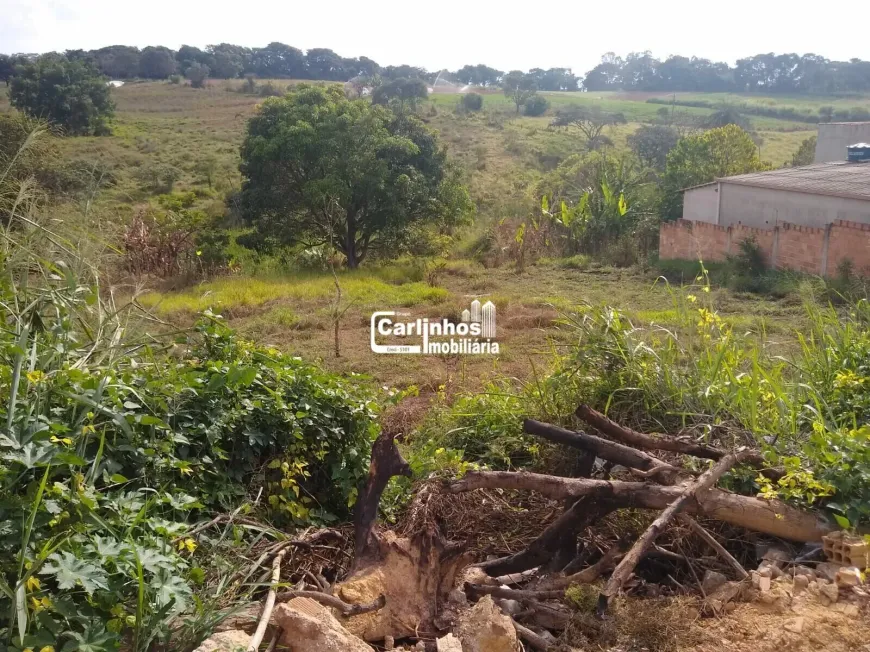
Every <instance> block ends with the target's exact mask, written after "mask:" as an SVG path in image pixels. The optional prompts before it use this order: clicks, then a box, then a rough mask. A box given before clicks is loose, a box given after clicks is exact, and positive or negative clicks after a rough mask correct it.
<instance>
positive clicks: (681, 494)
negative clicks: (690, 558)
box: [445, 405, 831, 649]
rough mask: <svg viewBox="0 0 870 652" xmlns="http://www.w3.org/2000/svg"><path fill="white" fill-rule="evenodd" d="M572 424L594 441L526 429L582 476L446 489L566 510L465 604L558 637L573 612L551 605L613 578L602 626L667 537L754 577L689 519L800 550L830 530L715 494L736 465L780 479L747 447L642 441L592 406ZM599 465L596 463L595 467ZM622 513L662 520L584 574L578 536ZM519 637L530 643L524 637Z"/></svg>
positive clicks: (487, 479)
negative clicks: (528, 495)
mask: <svg viewBox="0 0 870 652" xmlns="http://www.w3.org/2000/svg"><path fill="white" fill-rule="evenodd" d="M576 415H577V417H579V418H580V419H581V420H583V421H584V422H586V423H587V424H589V426H590V429H591V432H594V433H595V434H590V433H587V432H583V431H571V430H566V429H564V428H560V427H557V426H553V425H550V424H546V423H541V422H539V421H534V420H531V419H527V420H525V421H524V423H523V429H524V431H525V432H526V433H528V434H530V435H534V436H537V437H541V438H542V439H546V440H548V441H550V442H554V443H557V444H562V445H565V446H569V447H572V448H575V449H578V450H579V451H581V452H582V455H583V456H584V461H585V462H586V464H585V465H584V469H583V472H581V474H580V477H570V478H568V477H560V476H555V475H545V474H538V473H529V472H522V471H520V472H513V471H476V472H469V473H468V474H466V475H465V476H464V477H463V478H462V479H459V480H453V481H451V482H448V483H447V485H446V487H445V490H446V491H447V492H449V493H463V492H470V491H474V490H480V489H487V490H493V489H503V490H515V491H533V492H536V493H538V494H540V495H543V496H546V497H549V498H551V499H560V500H564V501H565V503H564V504H565V509H564V511H563V512H562V513H561V515H559V516H558V518H556V519H555V520H554V521H553V522H552V523H551V524H550V525H548V526H547V527H546V528H545V529H544V530H543V532H541V534H540V535H539V536H538V537H537V538H535V539H534V540H533V541H532V542H531V543H530V544H529V545H528V546H527V547H526V548H525V549H523V550H521V551H519V552H516V553H514V554H511V555H508V556H506V557H502V558H498V559H492V560H488V561H484V562H481V563H479V564H477V566H478V567H479V568H481V569H483V570H484V571H485V572H486V574H487V575H489V576H490V577H493V578H497V579H498V581H497V582H495V583H492V582H481V583H477V584H466V585H465V590H466V593H467V594H468V595H469V597H471V598H475V597H479V596H481V595H484V594H490V595H492V596H493V597H496V598H503V599H506V600H514V601H517V602H519V603H520V604H521V605H522V606H523V610H522V612H521V613H522V614H524V615H525V616H527V617H529V616H530V617H531V620H530V622H533V623H536V624H538V625H540V626H542V627H546V628H548V629H561V628H563V627H564V625H565V623H566V622H567V620H568V616H569V612H568V611H567V610H565V609H563V608H561V607H560V606H559V602H555V603H554V602H548V601H560V600H561V599H562V597H563V596H564V591H565V589H566V588H567V587H568V586H570V585H573V584H586V583H590V582H594V581H596V580H598V579H599V578H601V577H602V576H603V575H605V574H606V573H608V572H610V575H609V578H608V579H607V580H606V582H604V583H603V585H602V587H601V589H600V591H599V595H598V602H597V607H596V615H597V616H599V617H603V616H604V615H605V613H606V612H607V609H608V605H609V604H610V603H611V601H612V599H613V598H614V597H615V596H616V595H617V594H618V593H619V592H620V590H622V589H623V587H624V586H625V585H626V582H627V580H628V579H629V578H630V577H631V576H632V574H633V573H634V571H635V568H636V567H637V565H638V563H639V562H640V561H641V560H642V559H643V558H644V557H645V556H647V555H649V554H655V553H656V552H663V550H662V549H661V548H659V547H658V546H657V545H656V540H657V539H659V537H661V535H662V534H663V533H664V532H666V531H667V530H668V529H670V528H682V529H684V530H685V529H686V528H689V529H690V530H691V531H692V532H693V534H695V535H697V536H699V537H700V538H701V539H702V540H703V541H704V542H705V543H706V544H707V545H709V547H710V548H712V549H713V550H714V551H715V553H716V554H717V555H718V556H719V558H720V559H721V560H722V561H723V566H724V567H725V568H727V569H729V572H730V573H731V574H732V575H733V576H734V577H735V579H738V580H743V579H746V578H747V577H748V574H747V571H746V570H745V569H744V567H743V566H742V565H741V563H740V562H739V561H737V559H735V558H734V556H732V555H731V553H729V552H728V550H726V549H725V547H724V546H723V545H722V544H721V543H720V542H719V541H718V540H717V539H716V538H715V537H714V536H713V535H712V534H710V532H709V531H708V530H707V529H706V528H705V527H703V526H702V525H700V524H699V523H698V521H697V520H695V518H693V517H695V516H701V517H704V518H705V519H707V521H708V522H709V520H711V519H712V520H715V521H722V522H724V523H727V524H730V525H732V526H738V527H740V528H745V529H748V530H750V531H754V532H756V533H759V534H763V535H768V536H772V537H778V538H782V539H787V540H791V541H795V542H812V541H819V540H820V539H821V537H822V535H823V534H825V533H827V532H828V531H830V529H831V526H830V525H829V524H828V523H827V522H826V521H825V520H824V519H823V518H821V517H820V516H819V515H817V514H814V513H811V512H806V511H802V510H799V509H796V508H793V507H791V506H789V505H786V504H785V503H782V502H780V501H775V500H763V499H760V498H756V497H751V496H744V495H740V494H736V493H732V492H729V491H725V490H722V489H717V488H716V483H717V481H718V480H719V479H720V478H721V477H722V476H723V475H724V474H725V473H727V472H728V471H729V470H731V469H732V468H734V467H735V466H737V465H746V466H750V467H754V468H756V469H757V470H758V472H760V473H762V474H765V475H767V476H770V477H777V476H778V475H781V473H782V471H781V470H779V469H775V468H767V467H766V466H765V463H764V459H763V457H762V456H761V455H760V453H759V452H758V451H755V450H751V449H749V448H741V449H738V450H734V451H726V450H723V449H721V448H717V447H714V446H710V445H706V444H701V443H697V442H695V441H691V440H687V439H684V438H676V437H670V436H666V435H651V434H645V433H640V432H637V431H634V430H631V429H629V428H625V427H623V426H621V425H620V424H618V423H616V422H614V421H612V420H610V419H608V418H607V417H606V416H604V415H602V414H601V413H599V412H597V411H595V410H594V409H592V408H590V407H589V406H586V405H581V406H580V407H578V408H577V411H576ZM662 451H664V452H667V453H668V454H671V456H672V458H673V459H684V460H686V462H688V464H687V465H681V464H678V463H670V462H667V461H665V460H664V459H662V458H661V457H659V456H657V455H656V454H658V455H660V454H661V452H662ZM674 454H675V455H674ZM596 460H600V461H599V462H598V463H597V464H596ZM703 461H707V464H709V467H708V468H706V470H704V471H703V472H699V471H696V470H693V468H703V467H704V466H705V464H704V462H703ZM617 466H619V467H624V469H626V470H627V473H628V474H630V475H629V479H628V480H611V479H609V475H610V472H611V471H612V470H613V469H614V468H615V467H617ZM594 468H599V469H603V472H604V475H605V478H604V479H599V478H592V477H591V476H592V472H593V469H594ZM624 508H645V509H652V510H660V513H659V515H658V517H657V518H656V519H655V520H654V521H653V522H652V523H651V524H650V525H649V527H648V528H647V529H646V530H645V531H644V532H643V533H642V534H641V535H640V537H639V538H638V539H637V541H636V542H634V543H633V545H631V546H630V547H629V546H627V545H626V544H625V542H621V543H617V544H615V545H614V546H613V547H611V548H610V549H609V550H607V551H606V552H605V554H604V555H603V556H602V557H601V558H600V559H599V560H598V561H596V562H595V563H594V564H592V565H587V564H588V561H587V560H588V559H589V554H588V552H585V551H582V550H581V551H580V552H579V553H578V547H577V538H578V535H579V533H580V532H582V531H583V530H585V529H586V528H589V527H590V526H593V525H595V524H596V523H598V522H600V521H601V520H602V519H603V518H605V517H606V516H607V515H609V514H611V513H612V512H615V511H617V510H620V509H624ZM584 566H585V567H584ZM611 571H612V572H611ZM520 627H522V625H521V626H520ZM518 631H519V632H520V634H521V635H523V634H524V632H523V630H521V629H518ZM529 633H530V632H529V631H526V632H525V636H524V638H525V640H526V642H527V643H530V644H531V646H532V647H535V648H537V647H538V646H539V645H541V646H543V642H542V641H543V639H540V640H537V639H534V638H533V637H531V636H529ZM531 634H533V632H531ZM540 649H546V647H545V646H543V647H541V648H540Z"/></svg>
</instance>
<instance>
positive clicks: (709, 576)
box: [701, 570, 728, 595]
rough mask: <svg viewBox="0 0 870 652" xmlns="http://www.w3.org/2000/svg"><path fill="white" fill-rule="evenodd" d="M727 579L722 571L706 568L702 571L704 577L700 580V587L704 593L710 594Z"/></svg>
mask: <svg viewBox="0 0 870 652" xmlns="http://www.w3.org/2000/svg"><path fill="white" fill-rule="evenodd" d="M727 581H728V578H727V577H725V576H724V575H723V574H722V573H717V572H716V571H714V570H708V571H707V572H706V573H704V579H703V580H701V588H702V589H703V591H704V595H711V594H712V593H713V592H715V591H716V589H718V588H719V587H720V586H722V585H723V584H725V582H727Z"/></svg>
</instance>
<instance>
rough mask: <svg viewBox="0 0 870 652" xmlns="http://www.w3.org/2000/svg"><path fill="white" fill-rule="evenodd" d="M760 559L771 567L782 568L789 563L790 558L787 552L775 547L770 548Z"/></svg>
mask: <svg viewBox="0 0 870 652" xmlns="http://www.w3.org/2000/svg"><path fill="white" fill-rule="evenodd" d="M761 558H762V559H763V560H764V561H766V562H769V563H770V564H771V565H773V566H776V567H778V568H782V567H783V566H784V565H785V564H787V563H788V562H790V561H791V558H792V556H791V554H790V553H789V552H788V550H785V549H783V548H777V547H776V546H770V547H769V548H768V549H767V550H766V551H765V553H764V555H762V557H761Z"/></svg>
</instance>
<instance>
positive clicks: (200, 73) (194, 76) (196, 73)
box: [185, 61, 209, 88]
mask: <svg viewBox="0 0 870 652" xmlns="http://www.w3.org/2000/svg"><path fill="white" fill-rule="evenodd" d="M208 73H209V68H208V66H206V65H205V64H202V63H199V62H198V61H195V62H194V63H192V64H190V66H188V68H187V70H186V71H185V74H186V75H187V78H188V79H189V80H190V85H191V86H193V87H194V88H202V87H203V86H205V82H206V81H207V80H208Z"/></svg>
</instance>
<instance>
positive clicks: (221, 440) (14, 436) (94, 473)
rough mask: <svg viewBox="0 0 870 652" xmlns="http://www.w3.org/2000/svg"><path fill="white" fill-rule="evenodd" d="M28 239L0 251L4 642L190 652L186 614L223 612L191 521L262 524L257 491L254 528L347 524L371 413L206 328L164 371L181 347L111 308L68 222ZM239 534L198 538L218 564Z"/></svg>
mask: <svg viewBox="0 0 870 652" xmlns="http://www.w3.org/2000/svg"><path fill="white" fill-rule="evenodd" d="M190 201H191V200H190V198H189V197H188V196H186V195H183V196H173V197H167V198H161V200H160V202H161V204H163V205H165V206H173V207H175V206H181V207H184V206H185V205H188V204H189V203H190ZM29 226H30V228H29V229H28V230H26V231H24V230H21V231H20V232H19V233H17V234H16V238H15V240H14V242H13V241H12V240H10V239H9V238H6V237H4V238H0V275H2V277H3V278H4V279H5V280H4V283H2V284H0V306H2V311H3V321H4V324H6V327H5V328H4V329H2V331H0V387H2V389H3V395H4V397H5V398H4V400H3V402H2V404H0V420H2V422H3V423H5V424H6V427H5V428H4V431H3V434H2V435H0V459H2V460H3V462H2V464H0V522H2V523H3V524H4V525H3V527H2V528H0V630H2V631H3V632H4V638H5V639H6V640H8V641H9V642H10V644H11V647H14V649H19V650H22V649H27V648H32V649H43V648H45V647H49V646H52V647H54V646H56V649H61V648H63V649H68V650H74V649H79V650H84V649H91V650H101V651H106V652H109V651H116V650H118V649H130V650H131V651H132V650H135V651H139V652H141V651H144V650H146V649H154V646H156V645H158V644H160V645H163V649H188V648H187V643H191V642H192V643H194V644H195V643H196V641H193V640H190V641H187V642H186V643H185V642H183V641H180V640H179V636H180V631H181V630H186V628H187V626H186V625H184V622H185V620H186V619H185V618H184V617H182V615H183V614H185V613H187V614H191V613H193V612H194V611H196V610H198V611H197V613H198V615H199V616H201V617H204V616H207V615H208V613H207V611H208V609H211V608H214V605H209V604H208V603H204V602H203V600H204V599H206V595H205V593H204V594H203V596H202V599H200V598H199V597H197V598H194V595H193V594H194V592H195V591H196V588H195V587H196V585H197V584H198V583H200V582H203V579H204V577H205V572H204V571H203V570H202V569H201V568H200V567H199V566H198V559H199V558H200V556H201V553H197V552H196V548H197V542H196V541H194V540H193V539H192V538H185V536H184V533H185V532H187V531H188V530H189V528H190V525H189V523H190V522H191V521H196V520H200V519H202V520H204V521H207V520H210V519H211V518H212V516H214V515H215V514H216V513H220V514H225V513H227V512H233V513H238V511H240V510H243V509H244V510H245V511H249V512H250V511H251V509H252V508H251V506H250V505H247V506H246V503H245V499H246V497H247V496H249V495H257V493H258V491H259V490H262V496H263V500H262V502H261V503H260V507H259V513H254V514H253V516H255V517H257V518H259V519H263V518H268V519H270V520H272V521H274V522H275V523H278V524H285V525H287V526H290V527H292V526H295V525H307V524H309V523H312V524H323V523H327V522H331V521H333V520H335V519H337V518H341V517H346V516H347V515H348V509H349V507H348V505H350V504H352V502H353V500H354V498H355V495H356V490H357V486H358V484H359V483H360V482H361V481H362V479H363V478H364V477H365V474H366V470H367V468H366V467H367V457H368V454H369V449H370V444H371V441H372V440H373V438H374V437H375V436H376V434H377V432H376V425H375V421H374V416H375V414H374V402H373V400H372V398H373V397H372V396H371V395H370V394H369V393H368V392H367V391H366V390H365V389H362V388H360V386H359V385H358V384H356V383H347V382H345V381H344V380H342V379H340V378H339V377H337V376H333V375H331V374H328V373H325V372H323V371H322V370H320V369H319V368H318V367H316V366H313V365H309V364H307V363H304V362H302V361H301V360H299V359H298V358H293V357H290V356H285V355H283V354H281V353H279V352H277V351H274V350H267V349H264V348H260V347H257V346H254V345H252V344H250V343H247V342H245V341H243V340H240V339H238V338H237V337H236V336H235V335H234V334H233V333H232V332H231V331H230V330H229V329H227V328H226V327H225V326H224V325H223V323H222V322H221V320H220V318H218V317H217V316H215V315H211V314H207V315H206V316H205V317H204V318H203V319H202V321H200V322H199V324H198V326H197V328H196V329H195V330H193V331H191V332H189V333H186V334H183V335H182V337H181V339H180V340H179V341H178V344H177V350H178V355H177V356H173V357H168V358H167V357H164V356H163V355H161V354H160V351H161V350H162V349H163V348H164V347H165V345H166V344H167V343H168V342H166V341H165V340H161V339H155V338H153V337H147V338H140V337H139V336H137V335H135V333H138V332H141V328H140V326H139V325H138V324H136V323H135V322H133V321H132V319H131V317H130V315H129V314H128V313H127V312H126V311H125V310H124V309H123V308H121V309H120V310H119V309H118V307H117V306H115V305H112V306H108V305H103V304H102V299H101V296H100V292H99V285H98V284H97V283H96V274H95V272H93V271H90V267H89V266H88V263H87V261H84V260H81V259H78V258H75V257H73V256H72V254H71V253H70V251H71V250H72V245H70V243H68V242H67V241H66V240H65V239H64V236H63V233H62V232H60V230H61V229H63V228H64V227H65V223H64V222H63V221H57V222H54V221H53V222H52V231H51V233H48V232H47V231H45V230H43V229H42V228H41V227H40V225H39V222H33V221H32V220H31V222H30V224H29ZM46 261H51V262H46ZM76 270H84V271H83V272H82V273H81V274H79V273H77V272H76ZM132 314H135V313H132ZM128 323H129V324H130V325H131V331H130V332H129V333H128V332H127V331H125V330H124V326H125V325H126V324H128ZM226 534H229V535H230V536H228V537H226V540H224V537H223V536H222V537H215V539H213V540H212V541H213V542H214V543H208V541H209V539H208V534H206V535H205V537H204V540H202V539H201V543H202V544H203V545H205V547H206V548H208V549H209V553H210V555H209V559H208V562H209V565H210V566H211V565H212V564H213V563H214V561H215V559H214V552H215V551H217V550H223V551H224V552H228V550H227V549H228V548H231V547H232V546H233V545H236V543H235V542H237V541H239V540H240V539H241V538H243V537H244V536H245V534H244V532H243V531H242V530H234V529H233V528H228V530H227V531H226V532H225V535H226ZM225 535H224V536H225ZM222 540H223V543H221V541H222ZM236 554H238V553H236ZM230 600H232V597H231V596H230ZM203 610H204V611H203ZM179 626H181V630H179ZM170 633H171V634H172V637H173V645H171V646H169V647H166V643H167V639H168V638H169V636H170ZM152 644H153V645H152ZM190 647H193V646H192V645H191V646H190Z"/></svg>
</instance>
